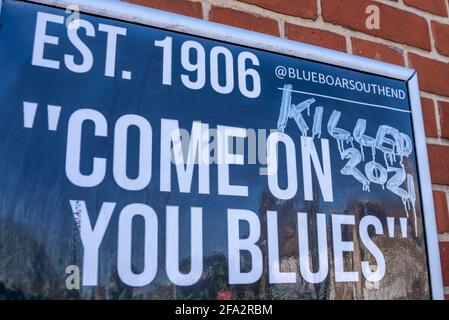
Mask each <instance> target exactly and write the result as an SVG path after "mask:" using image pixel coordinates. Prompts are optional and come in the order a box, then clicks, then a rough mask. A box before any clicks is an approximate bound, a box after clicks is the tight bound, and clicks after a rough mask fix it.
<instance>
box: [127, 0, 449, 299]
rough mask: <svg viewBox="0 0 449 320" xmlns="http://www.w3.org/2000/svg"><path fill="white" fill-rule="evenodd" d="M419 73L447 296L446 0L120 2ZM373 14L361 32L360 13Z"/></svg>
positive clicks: (448, 56) (448, 22)
mask: <svg viewBox="0 0 449 320" xmlns="http://www.w3.org/2000/svg"><path fill="white" fill-rule="evenodd" d="M127 1H129V2H134V3H138V4H141V5H146V6H149V7H153V8H157V9H161V10H166V11H170V12H175V13H179V14H183V15H189V16H193V17H197V18H203V19H206V20H210V21H215V22H219V23H224V24H228V25H233V26H237V27H240V28H245V29H250V30H254V31H258V32H263V33H267V34H271V35H276V36H280V37H283V38H288V39H291V40H297V41H302V42H307V43H311V44H315V45H318V46H322V47H326V48H332V49H335V50H340V51H344V52H348V53H350V54H355V55H360V56H364V57H368V58H372V59H377V60H381V61H385V62H389V63H393V64H397V65H404V66H408V67H411V68H414V69H416V70H417V71H418V75H419V79H420V88H421V97H422V105H423V113H424V123H425V129H426V136H427V143H428V147H429V149H428V152H429V157H430V169H431V176H432V182H433V194H434V199H435V209H436V216H437V224H438V232H439V240H440V252H441V259H442V268H443V280H444V286H445V294H446V297H447V298H449V212H448V199H449V18H448V13H449V12H448V7H449V0H377V1H368V0H295V1H292V0H240V1H236V0H191V1H189V0H127ZM373 4H374V5H377V6H378V7H379V9H380V29H378V30H376V29H374V30H368V29H367V28H366V23H365V22H366V19H367V17H368V16H369V14H367V13H366V8H367V7H368V6H369V5H373Z"/></svg>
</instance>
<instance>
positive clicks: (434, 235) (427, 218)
mask: <svg viewBox="0 0 449 320" xmlns="http://www.w3.org/2000/svg"><path fill="white" fill-rule="evenodd" d="M408 91H409V95H410V108H411V109H412V121H413V131H414V136H415V137H414V138H415V150H417V151H418V150H419V152H415V153H416V157H417V159H418V172H419V182H420V186H421V187H420V191H421V204H422V208H423V213H424V217H423V218H424V231H425V233H426V244H427V258H428V261H429V264H428V266H429V275H430V286H431V292H432V298H433V299H434V300H444V289H443V277H442V275H441V262H440V247H439V244H438V231H437V224H436V221H435V207H434V203H433V194H432V181H431V178H430V170H429V158H428V155H427V143H426V138H425V132H424V123H423V115H422V109H421V97H420V95H419V84H418V75H417V74H416V73H415V75H414V76H413V77H412V78H411V79H410V81H409V82H408Z"/></svg>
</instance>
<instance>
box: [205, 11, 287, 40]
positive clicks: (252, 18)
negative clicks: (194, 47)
mask: <svg viewBox="0 0 449 320" xmlns="http://www.w3.org/2000/svg"><path fill="white" fill-rule="evenodd" d="M209 19H210V20H211V21H214V22H218V23H223V24H227V25H231V26H234V27H239V28H243V29H248V30H252V31H257V32H261V33H267V34H270V35H275V36H279V25H278V23H277V21H276V20H273V19H269V18H265V17H261V16H256V15H253V14H250V13H246V12H242V11H237V10H234V9H230V8H221V7H216V6H213V7H212V8H211V10H210V12H209Z"/></svg>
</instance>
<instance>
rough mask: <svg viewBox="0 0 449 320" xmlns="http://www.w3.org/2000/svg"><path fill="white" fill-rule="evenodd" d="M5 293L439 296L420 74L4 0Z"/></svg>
mask: <svg viewBox="0 0 449 320" xmlns="http://www.w3.org/2000/svg"><path fill="white" fill-rule="evenodd" d="M0 75H1V79H2V80H1V82H0V297H1V295H3V296H5V297H10V298H11V297H17V298H18V297H22V298H29V299H35V298H38V299H44V298H58V299H68V298H79V299H90V298H97V299H379V298H382V299H389V298H402V299H404V298H409V299H410V298H412V299H422V298H430V289H429V278H428V270H427V262H426V244H425V236H424V231H423V214H422V206H421V205H422V204H421V196H420V183H419V180H418V173H417V161H416V152H417V151H416V150H415V142H414V135H413V127H412V120H411V110H410V101H409V92H408V88H407V84H406V82H405V81H400V80H394V79H390V78H386V77H381V76H376V75H373V74H369V73H364V72H360V71H357V70H350V69H347V68H343V67H338V66H332V65H328V64H324V63H318V62H314V61H308V60H305V59H300V58H296V57H291V56H287V55H282V54H277V53H273V52H267V51H262V50H257V49H253V48H249V47H245V46H239V45H235V44H230V43H225V42H220V41H215V40H213V39H207V38H201V37H197V36H192V35H189V34H183V33H179V32H174V31H170V30H165V29H160V28H156V27H149V26H144V25H139V24H134V23H129V22H123V21H118V20H113V19H110V18H104V17H99V16H94V15H90V14H85V13H79V12H76V11H68V12H66V11H65V10H63V9H60V8H54V7H49V6H44V5H38V4H31V3H27V2H22V1H11V0H6V1H5V2H4V4H3V7H2V11H1V15H0Z"/></svg>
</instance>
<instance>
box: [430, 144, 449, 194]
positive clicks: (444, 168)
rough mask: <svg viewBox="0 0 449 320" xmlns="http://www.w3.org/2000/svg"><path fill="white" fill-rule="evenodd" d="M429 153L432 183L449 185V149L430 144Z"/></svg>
mask: <svg viewBox="0 0 449 320" xmlns="http://www.w3.org/2000/svg"><path fill="white" fill-rule="evenodd" d="M427 151H428V154H429V166H430V176H431V178H432V183H435V184H443V185H449V161H447V159H449V147H447V146H442V145H436V144H428V145H427Z"/></svg>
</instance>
